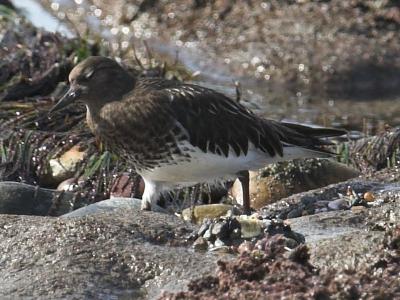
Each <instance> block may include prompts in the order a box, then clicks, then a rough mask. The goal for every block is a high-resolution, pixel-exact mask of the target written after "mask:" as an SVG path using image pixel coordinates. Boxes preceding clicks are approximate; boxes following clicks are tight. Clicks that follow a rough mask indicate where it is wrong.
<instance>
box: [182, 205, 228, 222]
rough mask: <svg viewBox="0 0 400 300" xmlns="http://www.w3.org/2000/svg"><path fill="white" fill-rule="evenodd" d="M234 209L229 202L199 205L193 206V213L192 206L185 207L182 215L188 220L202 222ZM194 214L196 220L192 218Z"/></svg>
mask: <svg viewBox="0 0 400 300" xmlns="http://www.w3.org/2000/svg"><path fill="white" fill-rule="evenodd" d="M232 209H233V206H232V205H227V204H206V205H198V206H195V207H194V208H193V214H192V209H191V208H185V209H184V210H183V211H182V217H183V219H184V220H186V221H194V222H195V223H196V224H201V223H202V222H203V220H204V219H215V218H219V217H222V216H225V215H226V214H227V213H228V212H229V211H230V210H232ZM192 216H193V217H194V220H192Z"/></svg>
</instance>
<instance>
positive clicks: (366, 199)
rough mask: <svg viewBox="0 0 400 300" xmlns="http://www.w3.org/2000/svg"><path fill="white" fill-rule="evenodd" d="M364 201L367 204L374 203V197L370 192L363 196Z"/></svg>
mask: <svg viewBox="0 0 400 300" xmlns="http://www.w3.org/2000/svg"><path fill="white" fill-rule="evenodd" d="M363 198H364V200H365V201H367V202H373V201H375V195H374V193H372V192H366V193H365V194H364V196H363Z"/></svg>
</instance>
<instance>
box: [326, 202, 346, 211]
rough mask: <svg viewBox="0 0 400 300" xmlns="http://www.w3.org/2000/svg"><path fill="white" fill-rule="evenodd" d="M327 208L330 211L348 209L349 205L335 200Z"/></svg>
mask: <svg viewBox="0 0 400 300" xmlns="http://www.w3.org/2000/svg"><path fill="white" fill-rule="evenodd" d="M328 207H329V208H330V209H332V210H341V209H348V208H349V203H348V202H347V201H346V200H344V199H336V200H333V201H330V202H329V203H328Z"/></svg>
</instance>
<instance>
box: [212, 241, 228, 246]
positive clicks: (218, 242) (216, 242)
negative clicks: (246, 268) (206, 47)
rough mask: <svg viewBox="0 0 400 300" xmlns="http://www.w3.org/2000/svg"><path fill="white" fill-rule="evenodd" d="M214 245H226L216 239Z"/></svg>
mask: <svg viewBox="0 0 400 300" xmlns="http://www.w3.org/2000/svg"><path fill="white" fill-rule="evenodd" d="M214 246H215V247H223V246H226V245H225V243H224V242H223V241H222V240H220V239H216V240H215V242H214Z"/></svg>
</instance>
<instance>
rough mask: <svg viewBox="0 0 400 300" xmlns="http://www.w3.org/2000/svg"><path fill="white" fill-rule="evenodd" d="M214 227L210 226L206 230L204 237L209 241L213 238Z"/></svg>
mask: <svg viewBox="0 0 400 300" xmlns="http://www.w3.org/2000/svg"><path fill="white" fill-rule="evenodd" d="M211 230H212V227H211V226H210V227H209V228H208V229H207V230H206V232H204V235H203V238H205V239H206V240H207V241H209V240H211V238H212V233H211Z"/></svg>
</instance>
